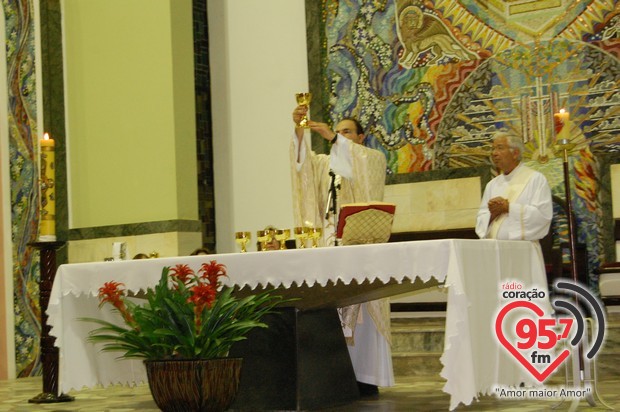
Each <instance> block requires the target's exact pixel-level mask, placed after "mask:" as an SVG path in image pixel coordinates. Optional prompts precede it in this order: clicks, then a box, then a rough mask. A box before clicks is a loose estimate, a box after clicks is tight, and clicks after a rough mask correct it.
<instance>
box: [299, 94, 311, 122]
mask: <svg viewBox="0 0 620 412" xmlns="http://www.w3.org/2000/svg"><path fill="white" fill-rule="evenodd" d="M295 98H296V99H297V104H298V105H300V106H306V107H308V106H309V105H310V102H311V101H312V93H295ZM297 127H304V128H306V129H309V128H310V126H308V116H307V115H304V116H303V117H302V118H301V120H300V121H299V123H298V124H297Z"/></svg>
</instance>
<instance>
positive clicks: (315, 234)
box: [308, 227, 323, 247]
mask: <svg viewBox="0 0 620 412" xmlns="http://www.w3.org/2000/svg"><path fill="white" fill-rule="evenodd" d="M308 232H309V233H308V237H309V238H310V239H312V247H319V239H320V238H321V234H322V232H323V231H322V230H321V228H320V227H311V228H308Z"/></svg>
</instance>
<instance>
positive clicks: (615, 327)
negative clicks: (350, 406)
mask: <svg viewBox="0 0 620 412" xmlns="http://www.w3.org/2000/svg"><path fill="white" fill-rule="evenodd" d="M391 321H392V363H393V366H394V375H395V376H396V378H397V379H398V377H433V378H437V377H438V376H439V373H440V372H441V369H442V365H441V362H440V361H439V358H440V357H441V354H442V352H443V344H444V334H445V322H446V319H445V317H443V316H440V317H428V318H420V317H413V318H410V317H396V318H395V317H393V318H392V320H391ZM607 322H608V325H607V333H606V336H605V341H604V343H603V346H602V347H601V350H600V351H599V353H598V355H597V356H596V366H597V374H598V377H599V379H605V378H609V377H616V378H617V377H618V376H620V312H615V313H609V314H608V315H607Z"/></svg>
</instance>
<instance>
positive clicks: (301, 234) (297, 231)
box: [293, 226, 308, 249]
mask: <svg viewBox="0 0 620 412" xmlns="http://www.w3.org/2000/svg"><path fill="white" fill-rule="evenodd" d="M293 234H294V235H295V239H297V240H298V241H299V248H300V249H303V248H305V247H306V239H308V228H307V227H305V226H297V227H295V228H294V229H293Z"/></svg>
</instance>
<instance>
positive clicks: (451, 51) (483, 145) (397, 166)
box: [306, 0, 620, 285]
mask: <svg viewBox="0 0 620 412" xmlns="http://www.w3.org/2000/svg"><path fill="white" fill-rule="evenodd" d="M306 5H307V8H311V6H310V2H307V3H306ZM619 12H620V8H619V7H618V4H617V2H616V1H606V0H594V1H567V0H544V1H537V2H534V3H533V2H531V1H526V0H511V1H496V2H488V1H482V0H461V1H455V0H436V1H420V0H348V1H347V0H341V1H336V0H323V2H322V5H321V10H320V23H321V28H320V33H319V36H318V37H319V38H320V42H321V46H320V48H321V51H320V52H319V53H317V54H316V56H315V63H316V64H318V65H320V69H321V77H320V78H317V79H318V82H317V83H319V84H320V89H321V90H316V89H313V90H312V91H313V93H316V94H317V96H319V98H320V99H321V100H322V102H321V105H322V106H321V108H322V109H323V110H322V112H323V113H327V115H326V116H327V117H329V118H331V121H332V122H336V121H337V119H339V118H341V117H344V116H355V117H358V118H359V119H360V120H361V121H362V123H363V124H365V125H366V127H367V134H368V136H369V138H368V143H367V144H368V145H370V146H372V147H375V148H377V149H379V150H381V151H383V152H384V153H385V155H386V157H387V159H388V167H389V170H388V173H391V174H393V175H396V174H408V173H415V172H420V171H430V170H440V169H449V168H461V167H468V166H480V165H488V166H489V167H491V163H490V160H489V154H490V138H491V136H492V134H493V133H494V132H495V131H497V130H501V129H504V130H511V131H513V132H516V133H518V134H520V135H522V136H523V137H524V140H525V141H526V147H527V152H526V153H525V159H526V161H527V163H528V164H529V165H530V166H531V167H533V168H535V169H537V170H539V171H541V172H542V173H544V174H545V175H546V176H547V178H548V180H549V183H550V185H551V187H552V191H553V193H554V194H555V195H558V196H559V197H562V198H564V186H563V184H564V183H563V182H564V180H563V170H562V159H561V158H559V157H558V156H557V155H556V153H555V151H554V128H553V114H554V113H555V112H557V111H558V110H559V108H564V109H565V110H567V111H568V113H569V114H570V120H571V140H572V142H573V143H575V145H576V146H575V148H574V149H572V151H571V160H570V164H571V167H570V170H571V173H572V176H571V180H572V182H573V188H572V189H573V191H574V193H573V194H572V197H573V207H574V210H575V214H576V217H577V226H578V228H579V231H578V232H579V234H578V236H579V241H580V242H583V243H586V244H587V245H588V256H589V264H590V269H591V271H592V272H593V271H594V269H595V268H596V267H598V265H599V262H600V261H601V259H605V257H604V255H603V246H602V245H601V240H600V239H601V236H599V232H600V230H601V225H602V223H601V222H602V217H601V214H602V213H603V212H602V211H601V210H602V208H601V206H602V205H601V203H600V196H599V189H600V170H599V168H600V164H599V163H600V162H599V160H598V159H599V155H600V154H605V153H609V152H617V151H618V149H619V146H618V144H619V143H620V140H619V138H618V133H617V131H618V129H619V127H620V118H619V116H620V110H619V106H618V103H619V101H620V94H618V83H619V81H620V76H619V74H620V62H619V60H618V57H619V56H620V40H619V34H620V15H619ZM310 41H311V37H310V36H309V42H310ZM312 49H313V46H312V45H310V46H309V50H312ZM311 89H312V86H311ZM609 212H610V211H609ZM558 220H561V219H558ZM554 231H555V232H556V233H557V234H558V240H557V241H559V239H561V238H562V237H563V236H564V237H565V236H566V228H565V226H564V227H562V225H560V226H559V227H557V228H555V229H554ZM592 284H593V285H595V284H596V279H595V277H594V276H593V278H592Z"/></svg>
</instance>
